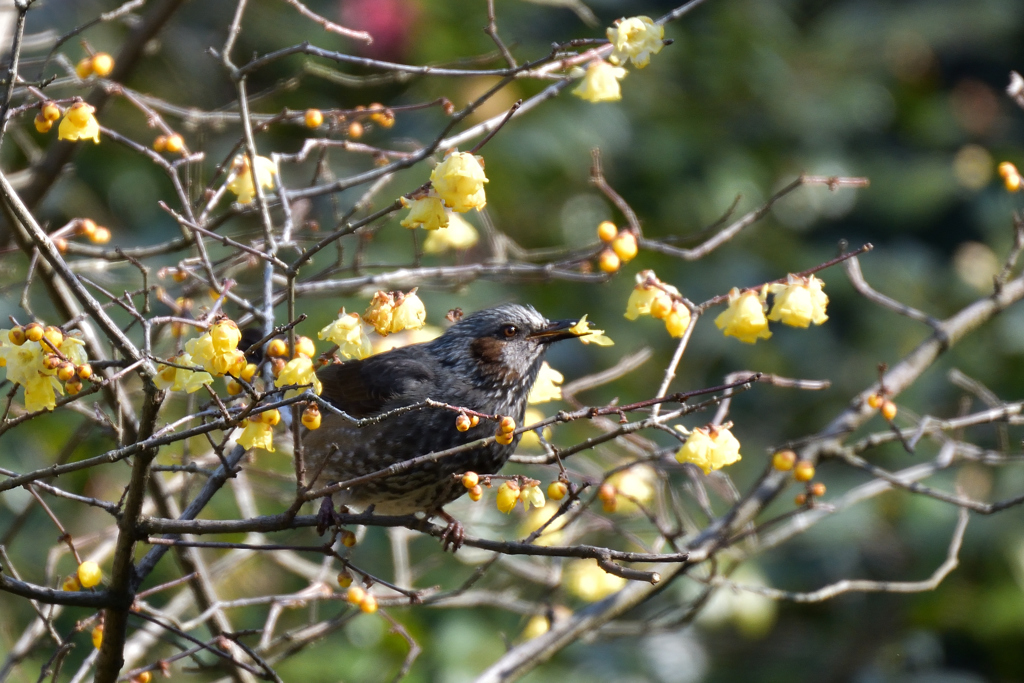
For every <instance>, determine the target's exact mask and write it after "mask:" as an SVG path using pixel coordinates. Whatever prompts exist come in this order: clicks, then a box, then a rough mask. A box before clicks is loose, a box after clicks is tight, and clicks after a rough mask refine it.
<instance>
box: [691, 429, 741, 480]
mask: <svg viewBox="0 0 1024 683" xmlns="http://www.w3.org/2000/svg"><path fill="white" fill-rule="evenodd" d="M676 429H678V430H679V431H683V430H682V429H681V428H680V427H678V426H677V427H676ZM739 459H740V442H739V441H737V440H736V437H735V436H733V435H732V432H730V431H729V430H728V429H727V428H725V427H714V426H711V427H706V428H705V427H698V428H696V429H694V430H693V431H692V432H690V436H689V438H687V439H686V442H685V443H684V444H683V446H682V448H680V449H679V450H678V451H676V460H677V461H678V462H681V463H684V462H689V463H693V464H694V465H696V466H697V467H699V468H701V469H702V470H704V474H711V471H712V470H720V469H722V468H723V467H725V466H726V465H731V464H733V463H734V462H736V461H738V460H739Z"/></svg>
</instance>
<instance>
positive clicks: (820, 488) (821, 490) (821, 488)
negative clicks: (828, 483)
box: [810, 481, 825, 498]
mask: <svg viewBox="0 0 1024 683" xmlns="http://www.w3.org/2000/svg"><path fill="white" fill-rule="evenodd" d="M810 493H811V495H812V496H814V497H815V498H821V497H822V496H824V495H825V485H824V484H822V483H821V482H820V481H816V482H814V483H813V484H811V489H810Z"/></svg>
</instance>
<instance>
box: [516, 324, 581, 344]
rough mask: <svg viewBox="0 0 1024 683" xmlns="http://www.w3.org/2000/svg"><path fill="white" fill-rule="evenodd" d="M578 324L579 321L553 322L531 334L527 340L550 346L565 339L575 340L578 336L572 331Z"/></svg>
mask: <svg viewBox="0 0 1024 683" xmlns="http://www.w3.org/2000/svg"><path fill="white" fill-rule="evenodd" d="M578 322H579V320H552V321H551V322H549V323H548V324H547V326H546V327H544V328H543V329H541V330H538V331H537V332H533V333H531V334H530V335H529V336H528V337H527V338H528V339H536V340H537V341H539V342H540V343H542V344H550V343H551V342H556V341H562V340H563V339H575V338H576V337H577V336H578V335H577V334H576V333H575V332H571V331H570V330H571V329H572V328H573V327H575V326H576V323H578Z"/></svg>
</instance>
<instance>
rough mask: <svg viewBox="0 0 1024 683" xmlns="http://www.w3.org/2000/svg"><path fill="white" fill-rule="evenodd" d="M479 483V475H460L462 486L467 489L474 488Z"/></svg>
mask: <svg viewBox="0 0 1024 683" xmlns="http://www.w3.org/2000/svg"><path fill="white" fill-rule="evenodd" d="M479 483H480V475H479V474H477V473H476V472H466V473H465V474H463V475H462V485H463V486H465V487H466V488H467V489H471V488H474V487H475V486H476V485H477V484H479Z"/></svg>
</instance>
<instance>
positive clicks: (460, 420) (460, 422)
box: [455, 413, 472, 432]
mask: <svg viewBox="0 0 1024 683" xmlns="http://www.w3.org/2000/svg"><path fill="white" fill-rule="evenodd" d="M471 424H472V423H471V421H470V419H469V415H466V414H465V413H459V416H458V417H456V418H455V428H456V429H458V430H459V431H460V432H468V431H469V428H470V426H471Z"/></svg>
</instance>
